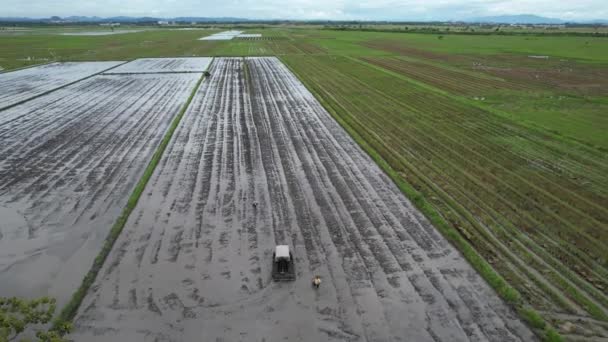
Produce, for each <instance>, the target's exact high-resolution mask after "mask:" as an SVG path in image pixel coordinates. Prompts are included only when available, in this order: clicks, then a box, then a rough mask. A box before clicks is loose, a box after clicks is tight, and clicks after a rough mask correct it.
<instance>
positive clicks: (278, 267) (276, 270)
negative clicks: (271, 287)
mask: <svg viewBox="0 0 608 342" xmlns="http://www.w3.org/2000/svg"><path fill="white" fill-rule="evenodd" d="M272 279H273V280H274V281H293V280H295V279H296V269H295V262H294V259H293V255H292V254H291V252H290V251H289V246H287V245H279V246H276V248H275V250H274V253H272Z"/></svg>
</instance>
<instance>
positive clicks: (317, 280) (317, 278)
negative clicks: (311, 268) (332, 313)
mask: <svg viewBox="0 0 608 342" xmlns="http://www.w3.org/2000/svg"><path fill="white" fill-rule="evenodd" d="M312 284H313V285H314V286H315V287H316V288H319V285H321V276H319V275H316V276H315V277H314V278H313V279H312Z"/></svg>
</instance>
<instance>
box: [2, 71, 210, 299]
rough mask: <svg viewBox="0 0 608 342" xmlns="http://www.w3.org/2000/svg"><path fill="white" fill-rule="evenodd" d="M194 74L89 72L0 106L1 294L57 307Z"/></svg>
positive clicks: (79, 275)
mask: <svg viewBox="0 0 608 342" xmlns="http://www.w3.org/2000/svg"><path fill="white" fill-rule="evenodd" d="M200 77H201V74H200V73H199V74H179V75H177V74H175V75H170V74H163V75H136V76H132V75H121V76H113V75H97V76H94V77H92V78H90V79H87V80H85V81H82V82H79V83H76V84H74V85H70V86H68V87H65V88H62V89H60V90H57V91H54V92H53V93H50V94H48V95H45V96H42V97H39V98H36V99H34V100H31V101H28V102H25V103H23V104H20V105H18V106H15V107H12V108H10V109H7V110H4V111H1V112H0V211H2V218H3V221H5V222H1V223H0V295H1V296H24V297H38V296H43V295H49V296H53V297H56V298H57V299H58V303H59V305H63V304H64V303H65V301H66V300H67V299H68V298H69V297H70V296H71V295H72V292H73V290H74V289H75V288H76V287H77V286H78V285H79V284H80V282H81V281H82V277H83V275H84V274H85V273H86V272H87V271H88V268H89V267H90V265H91V264H92V262H93V258H94V257H95V256H96V255H97V252H98V251H99V248H100V246H101V244H102V242H103V241H104V239H105V238H106V235H107V233H108V230H109V229H110V227H111V226H112V224H113V223H114V221H115V220H116V219H117V217H118V216H119V215H120V213H121V212H122V208H123V207H124V205H125V204H126V201H127V199H128V197H129V196H130V194H131V192H132V190H133V187H134V186H135V184H136V183H137V181H138V180H139V178H140V177H141V174H142V172H143V171H144V169H145V167H146V165H147V163H148V161H149V159H150V157H151V156H152V154H153V153H154V151H155V150H156V147H157V146H158V144H159V143H160V140H161V139H162V137H163V134H164V132H165V131H166V129H167V127H168V126H169V124H170V122H171V120H172V119H173V117H174V116H175V115H176V114H177V113H178V112H179V110H180V109H181V107H182V106H183V104H184V103H185V102H186V100H187V98H188V96H189V95H190V93H191V92H192V89H193V87H194V86H195V85H196V83H197V81H198V80H199V79H200ZM6 220H8V222H6Z"/></svg>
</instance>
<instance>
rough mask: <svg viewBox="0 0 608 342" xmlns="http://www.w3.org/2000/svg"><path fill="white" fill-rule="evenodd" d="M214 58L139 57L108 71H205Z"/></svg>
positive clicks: (126, 72) (138, 72)
mask: <svg viewBox="0 0 608 342" xmlns="http://www.w3.org/2000/svg"><path fill="white" fill-rule="evenodd" d="M212 60H213V58H211V57H181V58H139V59H136V60H134V61H131V62H129V63H126V64H123V65H121V66H119V67H118V68H115V69H112V70H110V71H108V72H107V73H112V74H143V73H174V72H203V71H205V70H207V68H208V67H209V64H211V61H212Z"/></svg>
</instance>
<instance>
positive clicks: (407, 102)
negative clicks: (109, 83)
mask: <svg viewBox="0 0 608 342" xmlns="http://www.w3.org/2000/svg"><path fill="white" fill-rule="evenodd" d="M82 30H86V28H83V29H82ZM213 32H215V31H213V30H192V31H180V30H161V29H153V30H149V31H144V32H138V33H128V34H120V35H111V36H62V35H58V34H57V30H53V31H43V30H40V31H35V30H34V31H32V32H28V33H27V34H20V35H2V34H0V46H2V47H3V48H2V49H0V66H1V67H3V68H5V69H15V68H20V67H24V66H27V65H31V64H38V63H44V62H50V61H53V60H59V61H64V60H70V61H72V60H73V61H80V60H128V59H133V58H138V57H165V56H269V55H275V56H279V57H280V58H281V59H282V60H283V61H284V62H285V63H286V64H287V65H288V66H289V67H290V68H291V69H292V70H293V71H294V72H295V73H296V74H297V75H298V77H299V78H300V79H301V80H302V81H303V83H304V84H305V85H306V86H307V87H308V88H309V89H310V90H311V91H312V92H313V93H314V94H315V96H317V98H318V99H319V100H320V101H321V103H322V104H323V105H324V106H326V108H327V109H328V110H329V111H330V113H331V114H332V115H334V117H335V118H336V119H337V120H338V121H339V122H340V123H341V124H342V125H343V126H344V127H345V128H346V129H347V130H348V131H349V132H350V133H351V134H352V135H353V137H354V138H355V139H356V140H357V141H358V142H359V143H360V144H361V146H362V147H364V148H365V149H366V151H367V152H368V153H369V154H370V155H372V157H374V158H375V159H376V161H377V162H378V163H379V164H380V165H381V166H382V167H383V168H384V169H385V170H386V171H387V173H389V174H390V175H391V177H393V179H394V180H395V181H396V183H397V184H399V185H400V186H401V188H402V189H403V190H404V192H406V194H407V195H408V196H409V197H410V198H411V199H412V200H413V201H414V203H416V204H417V205H418V206H419V207H421V209H422V210H423V211H424V212H425V214H427V216H430V218H431V220H432V221H433V222H434V223H435V224H436V225H438V226H441V230H442V231H443V233H444V234H446V235H448V237H449V238H450V240H451V241H452V242H453V243H454V244H455V245H456V246H457V247H458V248H460V249H461V250H462V251H463V253H465V255H466V256H467V258H468V259H469V260H470V261H471V262H472V263H473V264H474V265H475V267H476V268H477V269H478V270H479V271H480V273H482V275H484V277H486V279H487V280H488V282H490V283H491V284H492V285H493V286H494V287H495V288H496V289H497V291H498V292H499V293H501V295H502V296H503V298H505V299H507V300H509V301H512V302H513V303H515V304H516V305H517V306H518V307H519V308H520V312H521V313H522V315H523V316H525V317H529V318H530V317H532V318H534V319H532V318H530V319H529V320H528V321H530V322H532V323H533V321H534V320H536V321H538V317H536V316H535V313H534V311H531V310H530V308H533V309H534V310H536V311H537V312H540V314H541V316H542V317H544V319H545V320H547V321H548V322H549V323H550V325H551V326H553V327H555V328H559V327H560V325H561V324H562V323H563V322H564V321H576V322H577V323H576V326H577V328H576V330H575V331H573V332H572V331H571V332H567V334H566V337H573V338H574V337H577V338H580V337H583V338H586V337H591V336H595V337H598V338H608V328H607V326H608V293H607V291H608V250H606V248H605V247H604V246H606V245H607V244H608V234H607V233H606V232H607V230H608V152H607V151H608V133H607V132H608V38H598V37H568V36H565V37H554V36H549V37H542V36H508V35H505V36H487V35H478V36H472V35H446V36H443V37H442V38H441V39H440V37H439V36H438V35H435V34H409V33H380V32H356V31H330V30H321V29H319V28H314V29H305V28H277V29H273V28H265V29H251V30H248V32H252V33H253V32H255V33H262V34H263V35H264V36H266V37H269V39H267V40H233V41H199V40H198V38H200V37H202V36H205V35H208V34H211V33H213ZM450 234H451V235H450ZM471 247H472V249H470V250H469V249H468V248H471ZM480 256H481V258H479V257H480ZM476 258H479V259H476ZM494 271H496V272H497V273H494ZM500 279H504V280H506V284H503V283H502V280H500ZM511 287H512V288H514V289H515V290H516V291H517V293H518V295H514V294H513V291H511V290H510V289H511ZM533 325H535V326H538V327H540V326H542V324H537V323H533Z"/></svg>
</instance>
